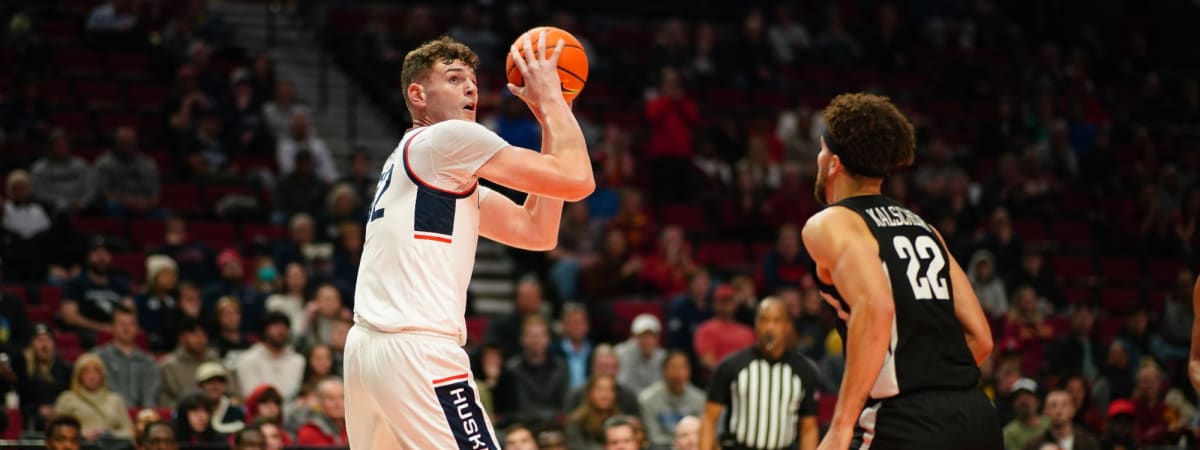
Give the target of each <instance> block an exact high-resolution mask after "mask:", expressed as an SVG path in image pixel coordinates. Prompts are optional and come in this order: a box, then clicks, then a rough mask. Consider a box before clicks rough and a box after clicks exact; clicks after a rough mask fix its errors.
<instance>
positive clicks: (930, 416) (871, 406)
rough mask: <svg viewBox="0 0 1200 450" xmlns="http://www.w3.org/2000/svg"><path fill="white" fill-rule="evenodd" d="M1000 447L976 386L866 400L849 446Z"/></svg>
mask: <svg viewBox="0 0 1200 450" xmlns="http://www.w3.org/2000/svg"><path fill="white" fill-rule="evenodd" d="M868 449H869V450H916V449H922V450H1004V437H1003V435H1002V433H1001V431H1000V422H999V420H998V419H997V418H996V409H995V408H994V407H993V406H992V402H991V401H990V400H988V398H987V396H986V395H984V394H983V391H980V390H979V389H976V388H971V389H967V390H961V391H923V392H914V393H911V394H902V395H899V396H896V397H892V398H888V399H884V400H880V401H877V402H875V403H868V405H867V407H866V408H864V410H863V414H862V415H861V416H860V419H859V422H858V425H857V426H856V427H855V428H854V440H853V441H851V443H850V450H868Z"/></svg>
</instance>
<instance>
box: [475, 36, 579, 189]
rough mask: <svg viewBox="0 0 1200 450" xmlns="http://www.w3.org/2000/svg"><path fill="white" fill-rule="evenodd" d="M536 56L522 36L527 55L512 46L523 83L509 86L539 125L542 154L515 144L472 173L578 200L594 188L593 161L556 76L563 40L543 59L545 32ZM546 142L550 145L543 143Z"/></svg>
mask: <svg viewBox="0 0 1200 450" xmlns="http://www.w3.org/2000/svg"><path fill="white" fill-rule="evenodd" d="M539 42H540V43H541V44H543V45H539V49H538V50H539V51H540V52H541V53H540V54H539V55H540V56H538V55H534V52H533V49H532V48H531V44H530V41H529V39H525V40H524V45H525V55H522V54H521V52H519V51H517V48H516V47H515V46H514V47H513V48H512V50H511V52H512V56H513V64H515V65H516V66H517V68H518V69H519V70H520V71H521V74H522V76H524V77H525V80H526V85H525V86H524V87H516V86H513V85H511V84H510V85H509V89H510V90H512V91H513V93H514V94H516V95H517V96H519V97H521V99H522V100H524V101H525V103H526V104H528V105H529V107H530V109H532V110H533V111H534V115H535V116H536V117H538V121H539V122H540V123H541V125H542V133H544V134H546V135H548V136H549V138H548V139H544V144H543V146H542V153H537V152H531V151H528V150H525V149H521V148H517V147H506V148H503V149H501V150H500V151H499V152H497V153H496V154H495V156H492V158H491V159H489V160H488V162H486V163H484V164H483V166H481V167H479V169H478V170H477V171H476V175H478V176H479V177H482V178H485V179H488V180H491V181H494V182H496V183H499V184H502V185H504V186H507V187H510V188H513V189H516V190H518V191H522V192H527V193H530V194H533V195H540V196H545V197H550V198H555V199H559V200H567V201H579V200H582V199H584V198H585V197H587V196H588V195H591V193H592V191H593V190H595V189H596V180H595V179H594V178H593V176H592V161H591V157H590V156H589V155H588V151H587V143H586V142H585V141H584V139H583V131H582V130H581V129H580V128H579V122H578V121H576V120H575V115H574V114H573V113H572V112H571V107H570V105H568V104H567V101H566V100H565V99H564V98H563V96H562V92H561V83H560V81H559V79H558V69H557V64H558V55H559V53H560V52H561V51H562V47H561V44H562V43H561V42H559V45H558V46H557V47H556V48H555V50H554V53H553V54H552V55H550V56H549V57H548V58H547V57H546V53H545V51H546V49H545V48H544V43H545V42H546V38H545V35H544V34H543V36H542V37H541V38H540V39H539ZM547 144H548V145H547Z"/></svg>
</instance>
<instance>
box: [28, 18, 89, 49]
mask: <svg viewBox="0 0 1200 450" xmlns="http://www.w3.org/2000/svg"><path fill="white" fill-rule="evenodd" d="M38 32H39V34H40V35H41V37H42V39H45V40H46V43H48V44H50V45H52V46H59V47H61V46H66V45H72V44H78V43H79V42H80V41H81V39H80V36H82V35H83V23H82V21H80V20H74V19H71V18H46V19H43V20H40V21H38Z"/></svg>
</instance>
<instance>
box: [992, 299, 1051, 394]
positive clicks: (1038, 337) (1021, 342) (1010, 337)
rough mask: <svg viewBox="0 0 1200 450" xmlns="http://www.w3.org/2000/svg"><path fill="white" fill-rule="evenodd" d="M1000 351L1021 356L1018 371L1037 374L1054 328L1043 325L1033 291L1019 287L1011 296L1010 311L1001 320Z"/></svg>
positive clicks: (1044, 321)
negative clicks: (1014, 352)
mask: <svg viewBox="0 0 1200 450" xmlns="http://www.w3.org/2000/svg"><path fill="white" fill-rule="evenodd" d="M1001 337H1002V339H1001V341H1000V342H1001V344H1000V345H1001V348H1002V349H1003V350H1005V351H1016V352H1018V353H1019V354H1020V355H1021V372H1022V373H1038V369H1039V368H1040V367H1039V366H1040V365H1041V363H1042V353H1043V351H1044V350H1043V349H1044V347H1045V345H1046V344H1048V343H1049V342H1050V339H1052V338H1053V337H1054V328H1053V327H1051V326H1050V325H1049V324H1047V323H1046V320H1045V318H1044V317H1043V316H1042V312H1041V310H1040V309H1039V308H1038V301H1037V292H1036V291H1034V290H1033V287H1031V286H1028V285H1022V286H1021V287H1018V288H1017V290H1016V293H1015V294H1013V303H1012V308H1011V309H1009V311H1008V315H1007V316H1005V318H1004V327H1003V332H1002V333H1001Z"/></svg>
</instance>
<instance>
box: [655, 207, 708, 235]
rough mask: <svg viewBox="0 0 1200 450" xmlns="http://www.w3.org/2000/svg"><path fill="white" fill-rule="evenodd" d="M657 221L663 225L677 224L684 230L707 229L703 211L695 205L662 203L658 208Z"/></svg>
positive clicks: (699, 230)
mask: <svg viewBox="0 0 1200 450" xmlns="http://www.w3.org/2000/svg"><path fill="white" fill-rule="evenodd" d="M658 214H659V221H660V222H661V223H662V224H663V225H678V226H680V227H682V228H683V230H684V231H689V232H701V231H706V230H708V222H707V221H706V220H704V211H702V210H701V209H700V207H699V206H695V205H662V206H661V207H659V210H658Z"/></svg>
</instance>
